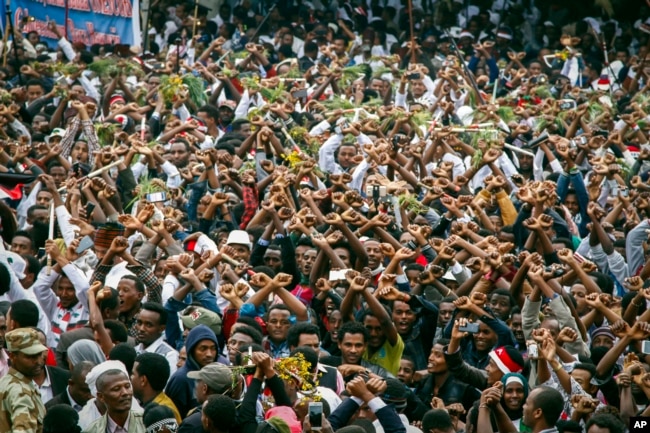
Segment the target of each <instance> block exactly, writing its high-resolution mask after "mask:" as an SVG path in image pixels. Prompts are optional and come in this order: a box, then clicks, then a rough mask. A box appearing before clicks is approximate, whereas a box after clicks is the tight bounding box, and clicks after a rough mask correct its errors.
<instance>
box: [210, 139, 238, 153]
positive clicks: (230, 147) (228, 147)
mask: <svg viewBox="0 0 650 433" xmlns="http://www.w3.org/2000/svg"><path fill="white" fill-rule="evenodd" d="M214 148H215V149H217V150H223V151H225V152H227V153H228V154H229V155H234V154H235V153H236V152H235V146H233V145H232V144H230V142H224V143H217V145H216V146H215V147H214Z"/></svg>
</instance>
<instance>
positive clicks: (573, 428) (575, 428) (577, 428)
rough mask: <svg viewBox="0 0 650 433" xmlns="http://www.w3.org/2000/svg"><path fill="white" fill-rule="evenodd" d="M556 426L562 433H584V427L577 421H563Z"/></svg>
mask: <svg viewBox="0 0 650 433" xmlns="http://www.w3.org/2000/svg"><path fill="white" fill-rule="evenodd" d="M556 426H557V430H558V432H560V433H566V432H571V433H582V426H581V425H580V423H579V422H577V421H571V420H564V419H561V420H559V421H558V422H557V424H556Z"/></svg>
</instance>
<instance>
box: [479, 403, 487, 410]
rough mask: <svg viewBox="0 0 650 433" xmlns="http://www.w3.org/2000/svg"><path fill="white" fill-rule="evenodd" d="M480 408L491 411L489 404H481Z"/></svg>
mask: <svg viewBox="0 0 650 433" xmlns="http://www.w3.org/2000/svg"><path fill="white" fill-rule="evenodd" d="M478 408H479V409H483V408H486V409H489V406H488V405H487V404H485V403H483V404H479V405H478Z"/></svg>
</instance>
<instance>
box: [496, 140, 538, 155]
mask: <svg viewBox="0 0 650 433" xmlns="http://www.w3.org/2000/svg"><path fill="white" fill-rule="evenodd" d="M503 147H505V148H507V149H510V150H512V151H513V152H518V153H521V154H524V155H528V156H530V157H531V158H535V154H534V153H532V152H529V151H527V150H524V149H520V148H518V147H517V146H513V145H512V144H508V143H503Z"/></svg>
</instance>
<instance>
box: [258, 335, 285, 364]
mask: <svg viewBox="0 0 650 433" xmlns="http://www.w3.org/2000/svg"><path fill="white" fill-rule="evenodd" d="M262 345H263V346H264V350H265V351H266V353H268V354H270V355H271V356H272V357H273V358H275V359H278V358H286V357H287V356H289V355H290V354H291V350H289V343H287V340H284V341H283V342H282V343H280V344H275V343H274V342H272V341H271V339H270V338H268V337H267V338H265V339H264V341H263V343H262Z"/></svg>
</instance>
